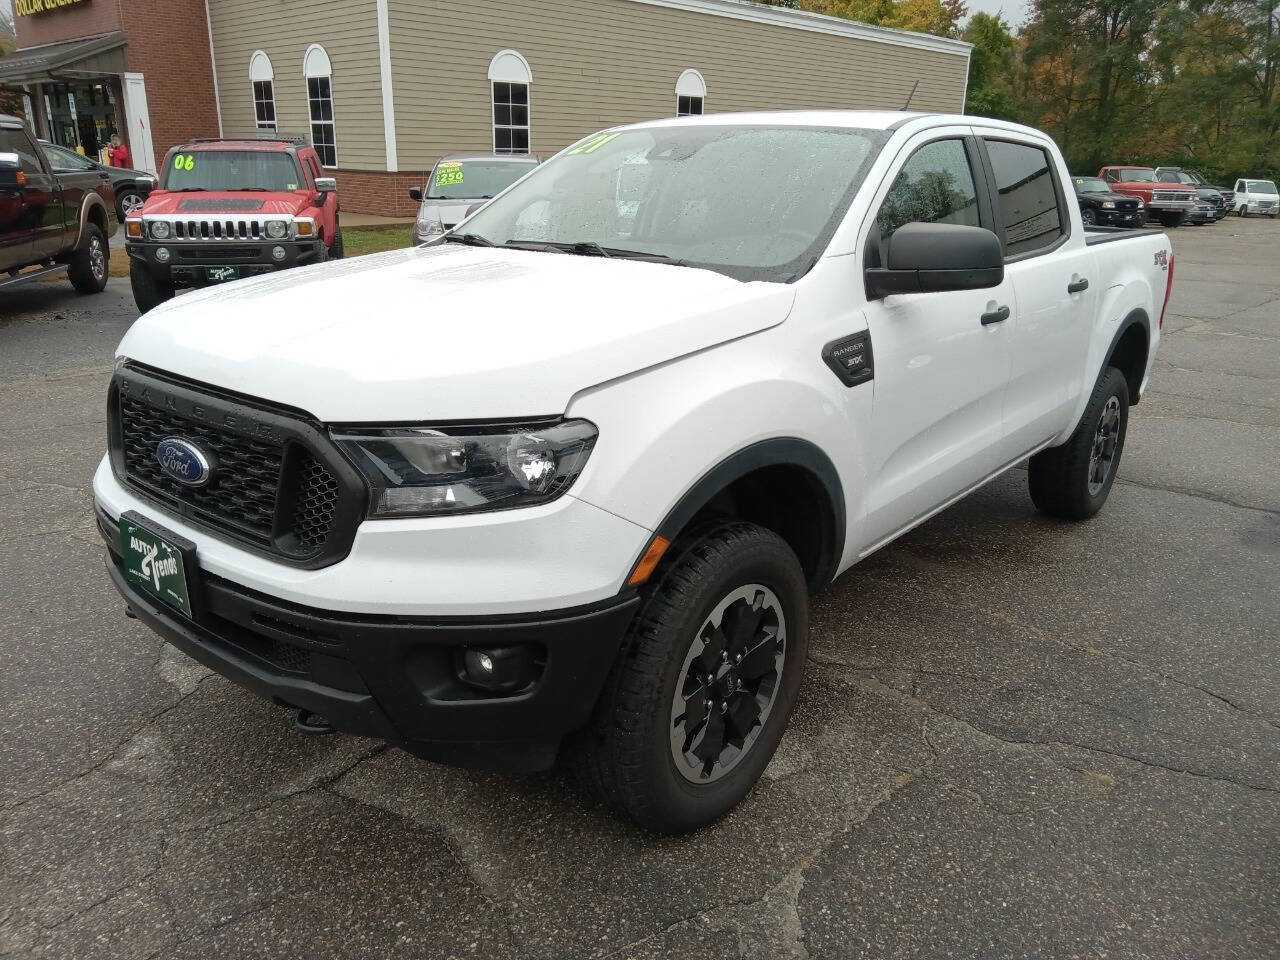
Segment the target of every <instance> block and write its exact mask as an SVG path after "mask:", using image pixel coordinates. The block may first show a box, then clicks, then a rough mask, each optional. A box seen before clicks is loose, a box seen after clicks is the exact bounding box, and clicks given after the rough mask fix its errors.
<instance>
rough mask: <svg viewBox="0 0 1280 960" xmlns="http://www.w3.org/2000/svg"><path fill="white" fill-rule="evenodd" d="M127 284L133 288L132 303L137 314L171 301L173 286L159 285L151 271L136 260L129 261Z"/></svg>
mask: <svg viewBox="0 0 1280 960" xmlns="http://www.w3.org/2000/svg"><path fill="white" fill-rule="evenodd" d="M129 284H130V285H131V286H132V287H133V302H134V303H136V304H137V305H138V312H139V313H146V312H147V311H148V310H152V309H154V308H155V307H158V306H160V304H162V303H164V302H165V301H166V300H172V299H173V286H172V285H171V284H166V283H161V282H160V281H159V280H157V279H156V278H155V277H153V276H152V275H151V271H150V270H148V269H147V268H146V266H144V265H143V264H141V263H139V262H138V261H137V260H133V259H130V260H129Z"/></svg>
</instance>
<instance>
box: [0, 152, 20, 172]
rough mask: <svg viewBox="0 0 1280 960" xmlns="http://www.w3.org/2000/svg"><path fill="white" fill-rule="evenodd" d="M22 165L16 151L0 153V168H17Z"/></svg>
mask: <svg viewBox="0 0 1280 960" xmlns="http://www.w3.org/2000/svg"><path fill="white" fill-rule="evenodd" d="M21 166H22V161H21V160H19V159H18V155H17V154H16V153H0V170H17V169H19V168H20V167H21Z"/></svg>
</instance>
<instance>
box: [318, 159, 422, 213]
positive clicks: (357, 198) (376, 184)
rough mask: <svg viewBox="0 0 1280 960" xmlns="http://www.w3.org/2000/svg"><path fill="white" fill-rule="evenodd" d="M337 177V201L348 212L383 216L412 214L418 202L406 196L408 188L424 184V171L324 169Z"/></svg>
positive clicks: (415, 210) (416, 208)
mask: <svg viewBox="0 0 1280 960" xmlns="http://www.w3.org/2000/svg"><path fill="white" fill-rule="evenodd" d="M325 173H327V174H331V175H332V176H335V177H337V179H338V202H339V204H340V205H341V208H342V209H343V210H347V211H350V212H351V213H373V214H378V215H379V216H384V217H412V216H413V215H414V214H415V213H416V212H417V210H418V205H417V204H416V203H414V201H412V200H410V199H409V190H410V188H412V187H421V186H422V185H423V184H424V183H426V180H427V175H426V173H425V172H421V171H419V172H416V173H378V172H376V171H373V170H326V171H325Z"/></svg>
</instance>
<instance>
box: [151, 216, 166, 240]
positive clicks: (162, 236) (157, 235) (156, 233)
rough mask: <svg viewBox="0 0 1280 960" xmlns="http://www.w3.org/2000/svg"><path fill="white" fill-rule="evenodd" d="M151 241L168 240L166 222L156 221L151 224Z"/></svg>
mask: <svg viewBox="0 0 1280 960" xmlns="http://www.w3.org/2000/svg"><path fill="white" fill-rule="evenodd" d="M151 239H152V240H168V239H169V222H168V221H167V220H156V221H155V222H153V223H152V224H151Z"/></svg>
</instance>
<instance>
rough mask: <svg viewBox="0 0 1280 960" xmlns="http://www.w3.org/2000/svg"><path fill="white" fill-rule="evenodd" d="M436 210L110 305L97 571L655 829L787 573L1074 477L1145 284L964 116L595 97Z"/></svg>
mask: <svg viewBox="0 0 1280 960" xmlns="http://www.w3.org/2000/svg"><path fill="white" fill-rule="evenodd" d="M624 179H625V181H626V189H625V191H623V190H620V185H621V184H622V181H623V180H624ZM624 195H625V199H619V198H620V197H622V196H624ZM744 197H745V198H750V202H743V198H744ZM444 239H445V242H443V243H442V244H440V245H438V246H430V247H420V248H414V249H405V250H399V251H392V252H389V253H385V254H380V255H375V256H369V257H362V258H360V259H358V260H352V261H349V262H347V263H344V264H340V265H336V266H335V265H332V264H331V265H329V266H327V267H325V268H314V267H312V268H303V269H300V270H296V271H292V272H291V273H289V274H287V275H283V276H276V277H270V278H258V279H254V280H245V281H241V282H240V283H233V284H230V285H227V286H222V287H217V288H213V289H209V290H205V291H200V292H197V293H193V294H190V295H188V296H186V297H183V298H181V299H180V300H176V301H173V302H171V303H169V304H165V305H163V306H161V307H158V308H157V309H155V310H153V311H151V312H150V313H149V314H147V315H145V316H144V317H142V318H141V319H140V320H139V321H138V322H137V323H135V324H134V325H133V327H132V328H131V329H130V331H129V332H128V334H127V335H126V336H125V338H124V340H123V341H122V342H121V344H120V348H119V356H118V362H117V366H116V370H115V373H114V376H113V379H112V382H111V385H110V388H109V410H110V416H109V423H110V430H109V438H108V454H107V456H106V457H105V458H104V459H103V461H102V463H101V465H100V467H99V468H98V471H97V473H96V476H95V478H94V496H95V503H96V510H97V519H98V524H99V526H100V528H101V531H102V533H103V535H104V537H105V538H106V541H107V545H108V548H109V551H108V554H107V569H108V572H109V573H110V576H111V578H112V579H113V581H114V583H115V585H116V587H117V588H118V589H119V591H120V592H121V593H122V594H123V596H124V598H125V602H126V604H127V607H128V610H129V612H130V613H131V615H133V616H136V617H138V618H139V619H141V620H142V621H143V622H144V623H145V624H146V625H148V626H149V627H150V628H151V629H152V630H154V631H155V632H156V633H158V634H159V635H160V636H162V637H164V638H165V639H166V640H168V641H169V642H170V643H172V644H174V645H175V646H177V647H178V648H179V649H181V650H183V651H186V652H187V653H188V654H190V655H191V656H192V657H194V658H195V659H197V660H199V661H200V662H201V663H204V664H207V665H208V666H210V667H212V668H213V669H214V670H216V671H218V672H220V673H221V674H223V675H224V676H226V677H229V678H231V679H232V680H234V681H235V682H236V683H239V684H241V685H243V686H245V687H247V688H248V689H250V690H253V691H256V692H257V693H259V694H261V695H262V696H264V697H268V698H270V699H272V700H273V701H274V702H276V703H278V704H280V705H282V706H288V707H290V708H292V709H294V710H295V711H296V714H295V718H294V722H295V724H296V725H297V726H298V727H299V728H300V729H303V730H306V731H310V732H326V731H330V730H333V729H337V730H341V731H348V732H351V733H356V734H361V735H365V736H371V737H379V738H382V739H384V740H387V741H390V742H392V743H395V744H398V745H400V746H402V747H404V748H405V749H407V750H409V751H411V752H413V753H415V754H417V755H420V756H422V757H428V758H432V759H436V760H441V761H445V762H450V763H455V764H464V765H469V766H476V767H487V768H497V769H503V770H537V769H544V768H546V767H548V766H549V765H550V764H551V763H552V762H553V760H554V759H555V758H556V757H557V755H558V754H561V755H564V756H565V757H566V759H568V760H571V761H573V762H575V763H577V764H579V765H581V767H582V768H583V770H584V771H585V772H586V774H587V776H588V777H589V779H590V780H591V782H592V783H594V784H595V786H596V787H597V788H598V789H599V791H600V793H601V794H602V795H603V796H604V797H605V798H606V799H607V800H608V802H609V803H611V804H612V805H614V806H615V807H616V808H617V809H618V810H619V811H621V812H623V813H625V814H627V815H629V816H631V817H632V818H634V819H635V820H636V821H638V822H639V823H641V824H643V825H645V826H646V827H648V828H651V829H654V830H659V831H680V830H687V829H691V828H693V827H696V826H698V825H700V824H704V823H706V822H708V821H710V820H712V819H713V818H715V817H717V816H719V815H721V814H723V813H724V812H725V811H727V810H729V809H730V808H731V807H733V806H734V804H736V803H737V802H738V801H739V800H741V799H742V798H743V796H745V795H746V793H747V791H748V790H749V789H750V788H751V786H752V784H754V783H755V781H756V780H757V778H758V777H759V776H760V774H761V772H762V771H763V770H764V768H765V765H766V764H767V763H768V762H769V759H770V757H771V756H772V755H773V752H774V749H775V748H776V747H777V745H778V742H779V740H780V738H781V737H782V734H783V730H784V728H785V727H786V725H787V721H788V718H789V716H790V714H791V711H792V708H793V706H794V705H795V702H796V697H797V692H798V691H799V689H800V684H801V676H802V673H803V671H804V667H805V660H806V647H807V644H808V630H809V621H808V615H809V614H808V611H809V596H810V595H811V594H812V593H813V592H814V591H817V590H821V589H822V588H823V587H824V586H825V585H826V584H828V583H829V582H830V581H831V580H832V579H833V578H834V577H836V576H837V575H839V574H841V573H842V572H844V571H846V570H848V569H849V568H851V567H853V566H854V565H855V564H857V563H858V562H859V561H860V560H862V559H863V558H865V557H867V556H868V555H870V554H871V553H872V552H874V551H875V550H877V549H879V548H880V547H882V546H884V545H885V544H887V543H889V542H891V541H892V540H893V539H894V538H895V537H898V536H900V535H901V534H902V533H903V532H905V531H907V530H910V529H911V528H912V527H914V526H916V525H917V524H919V523H922V522H923V521H924V520H926V519H927V518H928V517H930V516H932V515H933V514H935V513H937V512H938V511H940V510H942V509H944V508H945V507H946V506H947V505H949V504H951V503H954V502H955V501H956V500H958V499H959V498H961V497H963V496H964V495H965V494H967V493H968V492H970V491H971V490H974V489H975V488H977V487H979V486H981V485H982V484H984V483H986V482H987V481H989V480H991V479H992V478H993V477H996V476H998V475H1000V474H1001V473H1003V472H1004V471H1006V470H1008V469H1009V468H1011V467H1013V466H1014V465H1016V464H1019V463H1021V462H1023V461H1027V460H1028V458H1029V470H1028V475H1029V481H1030V493H1031V498H1032V500H1033V501H1034V502H1035V504H1036V505H1037V506H1038V507H1039V508H1040V509H1041V510H1042V511H1044V512H1046V513H1048V514H1050V515H1052V516H1055V517H1061V518H1063V519H1066V520H1077V521H1079V520H1085V519H1086V518H1088V517H1090V516H1092V515H1093V514H1094V513H1096V512H1097V511H1098V510H1099V509H1100V508H1101V507H1102V505H1103V503H1104V502H1105V501H1106V499H1107V496H1108V492H1109V491H1110V490H1111V487H1112V484H1113V482H1114V481H1115V477H1116V470H1117V467H1118V465H1119V463H1120V457H1121V453H1122V451H1123V449H1124V443H1125V433H1126V430H1127V428H1128V424H1129V419H1128V417H1129V408H1130V405H1131V404H1134V403H1137V402H1138V399H1139V398H1140V397H1141V395H1142V391H1143V388H1144V386H1145V385H1146V383H1147V377H1148V374H1149V371H1150V369H1151V365H1152V360H1153V358H1154V356H1155V353H1156V346H1157V343H1158V341H1159V337H1160V327H1161V324H1162V321H1163V317H1164V309H1165V306H1166V303H1167V301H1168V296H1169V291H1170V285H1171V282H1172V278H1173V252H1172V250H1171V249H1170V246H1169V241H1168V239H1167V238H1166V237H1165V236H1164V235H1163V234H1161V233H1159V232H1156V231H1147V230H1118V229H1113V230H1110V231H1105V230H1104V231H1100V232H1086V231H1085V229H1084V227H1083V225H1082V223H1081V220H1080V212H1079V209H1078V207H1077V205H1076V202H1075V200H1074V198H1073V196H1072V192H1071V186H1070V176H1069V174H1068V171H1067V168H1066V166H1065V165H1064V163H1063V160H1062V157H1061V155H1060V153H1059V152H1058V150H1057V148H1056V147H1055V146H1054V143H1053V141H1052V140H1051V139H1050V138H1049V137H1048V136H1046V135H1045V134H1043V133H1039V132H1037V131H1035V130H1032V129H1029V128H1026V127H1022V126H1017V125H1014V124H1009V123H1003V122H1000V121H993V120H986V119H981V118H977V117H967V116H931V115H920V114H905V113H874V112H795V113H760V114H743V115H732V114H720V115H716V116H709V117H698V118H684V119H680V120H661V121H655V122H651V123H643V124H639V125H636V126H629V127H620V128H615V129H611V130H607V131H605V132H603V133H600V134H598V135H596V136H593V137H589V138H587V139H586V140H583V141H581V142H579V143H576V144H574V145H572V146H570V147H568V148H567V149H565V150H563V151H562V152H561V153H559V154H558V155H557V156H555V157H554V158H553V159H552V160H550V161H548V162H547V163H546V164H544V165H542V166H540V167H538V168H537V169H536V170H534V171H533V172H531V173H530V174H529V175H528V176H526V177H525V178H523V179H522V180H521V181H519V182H518V183H516V184H515V185H514V186H512V187H510V188H508V189H507V190H505V191H503V192H502V193H501V194H499V195H498V196H497V197H496V198H495V199H493V200H492V201H490V202H489V203H488V204H487V205H486V206H485V207H484V208H483V209H481V210H479V211H477V212H474V213H473V214H472V215H471V216H470V217H469V218H468V219H466V220H464V221H463V222H462V223H461V224H460V225H459V226H458V227H456V228H455V229H454V230H452V231H450V232H449V233H447V234H446V235H445V238H444Z"/></svg>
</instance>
